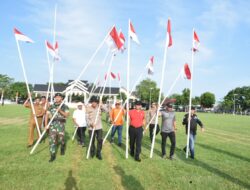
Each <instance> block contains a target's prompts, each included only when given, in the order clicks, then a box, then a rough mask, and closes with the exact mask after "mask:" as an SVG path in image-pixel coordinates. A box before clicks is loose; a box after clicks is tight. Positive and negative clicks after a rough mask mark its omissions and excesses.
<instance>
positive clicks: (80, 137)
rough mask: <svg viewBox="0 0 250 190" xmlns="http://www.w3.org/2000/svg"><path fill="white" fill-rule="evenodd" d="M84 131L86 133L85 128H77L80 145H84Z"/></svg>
mask: <svg viewBox="0 0 250 190" xmlns="http://www.w3.org/2000/svg"><path fill="white" fill-rule="evenodd" d="M85 131H86V127H78V129H77V136H78V141H79V142H80V143H81V144H83V143H85Z"/></svg>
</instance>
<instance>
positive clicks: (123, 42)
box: [119, 29, 126, 52]
mask: <svg viewBox="0 0 250 190" xmlns="http://www.w3.org/2000/svg"><path fill="white" fill-rule="evenodd" d="M119 38H120V41H121V43H122V47H121V51H122V52H123V51H124V50H125V49H126V48H125V37H124V35H123V33H122V31H121V29H120V31H119Z"/></svg>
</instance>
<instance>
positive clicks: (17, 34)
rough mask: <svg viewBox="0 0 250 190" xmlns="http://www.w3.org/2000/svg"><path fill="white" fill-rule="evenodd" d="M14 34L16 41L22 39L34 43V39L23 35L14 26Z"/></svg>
mask: <svg viewBox="0 0 250 190" xmlns="http://www.w3.org/2000/svg"><path fill="white" fill-rule="evenodd" d="M14 34H15V37H16V39H17V40H18V41H23V42H27V43H34V41H33V40H32V39H30V38H29V37H28V36H25V35H24V34H23V33H21V32H20V31H19V30H17V29H16V28H14Z"/></svg>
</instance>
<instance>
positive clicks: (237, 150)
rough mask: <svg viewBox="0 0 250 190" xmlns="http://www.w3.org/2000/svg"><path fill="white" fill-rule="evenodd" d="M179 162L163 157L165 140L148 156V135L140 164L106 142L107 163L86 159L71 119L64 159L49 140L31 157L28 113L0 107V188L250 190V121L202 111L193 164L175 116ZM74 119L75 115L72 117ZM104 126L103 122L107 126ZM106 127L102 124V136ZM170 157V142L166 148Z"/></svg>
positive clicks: (68, 124)
mask: <svg viewBox="0 0 250 190" xmlns="http://www.w3.org/2000/svg"><path fill="white" fill-rule="evenodd" d="M176 115H177V127H178V130H177V134H176V135H177V147H176V154H175V160H173V161H171V160H169V159H166V160H164V159H162V158H161V146H160V143H161V136H160V135H158V136H157V139H156V146H155V150H154V156H153V158H152V159H150V158H149V154H150V140H149V134H148V132H147V133H146V134H145V136H144V138H143V142H142V154H141V158H142V162H141V163H138V162H135V161H134V159H133V158H131V157H129V158H128V159H125V128H124V129H123V137H124V139H123V146H122V147H121V148H120V147H118V146H117V136H116V139H115V144H112V145H111V144H110V143H109V142H108V141H107V142H106V143H105V145H104V146H103V160H102V161H100V160H98V159H97V158H93V159H89V160H87V159H86V148H82V147H80V146H78V145H77V143H76V141H74V142H72V141H71V137H72V134H73V131H74V128H73V124H72V117H70V118H69V119H68V121H67V125H66V139H67V150H66V155H65V156H61V155H60V154H59V153H60V151H58V153H57V158H56V161H55V162H53V163H49V162H48V160H49V157H50V155H49V147H48V139H46V142H45V143H41V144H40V145H39V146H38V148H37V149H36V150H35V152H34V154H33V155H30V154H29V152H30V150H31V149H28V148H26V145H27V135H28V118H29V110H28V109H25V108H23V107H22V106H17V105H6V106H4V107H0V189H3V190H5V189H18V190H20V189H25V190H29V189H32V190H35V189H87V190H91V189H93V190H97V189H102V190H105V189H136V190H141V189H157V190H158V189H192V190H193V189H206V190H208V189H225V190H229V189H250V117H249V116H232V115H216V114H205V113H198V116H199V118H200V119H201V120H202V122H203V123H204V125H205V127H206V131H205V132H204V133H201V131H200V130H198V135H197V140H196V147H195V151H196V155H195V156H196V157H195V160H191V159H186V158H185V153H184V152H183V150H182V149H183V147H184V146H185V144H186V135H185V132H184V127H183V126H182V125H181V121H182V118H183V115H184V113H177V114H176ZM71 116H72V114H71ZM104 123H105V122H104ZM107 129H108V127H107V125H106V124H104V134H105V133H106V131H107ZM167 152H168V153H169V143H168V146H167Z"/></svg>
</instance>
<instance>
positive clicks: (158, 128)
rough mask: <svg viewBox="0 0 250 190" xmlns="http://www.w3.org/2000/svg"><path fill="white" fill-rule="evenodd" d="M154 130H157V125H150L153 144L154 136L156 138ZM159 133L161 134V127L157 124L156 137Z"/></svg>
mask: <svg viewBox="0 0 250 190" xmlns="http://www.w3.org/2000/svg"><path fill="white" fill-rule="evenodd" d="M154 128H155V124H150V125H149V137H150V140H151V142H152V140H153V136H154ZM159 132H160V127H159V125H158V124H157V128H156V134H155V135H157V134H158V133H159Z"/></svg>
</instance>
